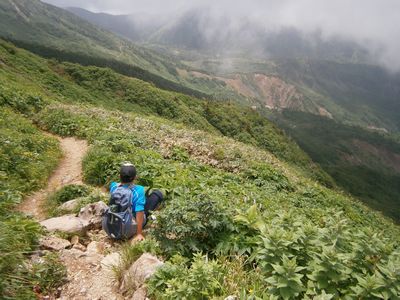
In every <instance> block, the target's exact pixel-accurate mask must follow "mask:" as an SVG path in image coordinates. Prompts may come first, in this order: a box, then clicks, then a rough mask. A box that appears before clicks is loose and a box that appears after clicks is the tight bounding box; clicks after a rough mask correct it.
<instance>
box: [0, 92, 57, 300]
mask: <svg viewBox="0 0 400 300" xmlns="http://www.w3.org/2000/svg"><path fill="white" fill-rule="evenodd" d="M2 96H4V95H2ZM0 99H2V100H3V101H4V100H5V99H4V97H3V98H0ZM9 100H10V102H12V103H19V104H20V105H22V100H21V99H16V98H13V99H9ZM27 100H28V102H29V101H30V100H29V99H27ZM20 101H21V102H20ZM3 103H4V102H3ZM3 103H2V105H1V111H0V140H1V141H2V143H1V146H0V177H1V180H0V240H1V243H0V294H1V295H2V297H4V299H34V298H35V296H34V294H33V291H32V287H33V286H34V285H37V286H38V287H40V288H41V289H42V290H43V291H44V292H50V291H51V290H52V288H53V287H54V286H55V285H57V284H59V283H60V281H59V280H58V278H59V277H53V275H54V273H58V272H61V271H60V269H59V268H60V266H59V264H58V263H57V264H56V263H55V262H54V259H55V258H49V260H47V259H45V261H46V263H45V264H44V265H42V266H41V267H40V269H39V266H35V265H33V266H30V265H29V264H28V261H27V260H26V255H27V254H30V253H31V252H32V251H33V250H34V249H35V248H36V245H37V241H38V238H39V236H40V234H41V228H40V226H39V224H38V223H36V222H35V221H33V220H31V219H29V218H27V217H24V216H22V215H21V214H20V213H18V212H17V211H16V207H17V205H18V203H20V202H21V199H22V197H23V196H25V195H27V194H29V193H30V192H32V191H34V190H37V189H38V188H40V187H42V186H43V185H44V184H45V182H46V179H47V177H48V176H49V174H50V172H51V171H52V170H53V169H54V167H55V165H56V163H57V161H58V158H59V157H60V150H59V148H58V144H57V141H56V140H55V139H54V138H51V137H48V136H45V135H43V134H42V133H41V132H40V131H39V130H38V129H36V128H35V127H34V126H33V125H32V123H31V122H30V121H28V120H27V119H25V118H24V117H22V116H21V115H20V114H17V113H15V112H13V111H12V110H10V109H9V108H8V107H6V106H4V104H3ZM25 104H26V105H28V104H27V103H25ZM53 262H54V263H53ZM57 265H58V267H57ZM43 266H44V267H43ZM50 278H52V279H51V283H50V282H49V279H50Z"/></svg>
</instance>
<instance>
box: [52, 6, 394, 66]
mask: <svg viewBox="0 0 400 300" xmlns="http://www.w3.org/2000/svg"><path fill="white" fill-rule="evenodd" d="M45 2H48V3H51V4H54V5H57V6H61V7H67V6H76V7H82V8H85V9H88V10H91V11H93V12H107V13H112V14H130V13H137V12H140V13H151V14H174V13H177V12H182V11H185V10H187V9H192V8H196V7H203V8H204V7H207V8H209V9H210V14H212V15H213V16H215V18H219V17H222V16H230V17H234V18H242V17H247V18H251V19H252V20H253V21H257V22H259V23H260V24H262V25H264V26H265V27H267V28H278V27H280V26H294V27H296V28H298V29H300V30H303V31H314V30H316V29H320V30H321V32H322V34H323V36H326V37H330V36H333V35H339V36H343V37H345V38H350V39H352V40H355V41H357V42H359V43H361V44H363V45H368V47H369V49H370V50H372V51H379V53H380V58H381V61H382V62H383V63H384V64H385V65H387V66H389V67H392V68H395V69H400V0H245V1H238V0H237V1H234V0H192V1H190V0H143V1H139V0H84V1H82V0H46V1H45Z"/></svg>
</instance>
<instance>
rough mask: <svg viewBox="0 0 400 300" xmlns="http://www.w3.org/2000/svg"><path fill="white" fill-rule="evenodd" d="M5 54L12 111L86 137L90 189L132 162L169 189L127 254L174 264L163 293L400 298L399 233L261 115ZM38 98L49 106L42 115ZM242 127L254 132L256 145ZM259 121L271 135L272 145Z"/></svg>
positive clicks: (142, 175)
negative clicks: (325, 176)
mask: <svg viewBox="0 0 400 300" xmlns="http://www.w3.org/2000/svg"><path fill="white" fill-rule="evenodd" d="M0 45H1V46H0V60H1V62H2V64H1V67H0V80H1V83H4V88H3V89H2V91H1V95H2V98H0V99H5V100H2V101H3V102H2V104H3V107H4V108H5V111H8V112H9V113H10V114H13V115H15V116H16V117H19V118H23V117H21V115H20V114H18V113H16V112H13V111H11V108H13V109H14V111H21V112H24V111H25V109H23V107H27V108H28V110H26V112H27V116H28V117H29V118H31V119H32V120H34V122H35V123H36V124H37V126H39V127H40V128H42V129H44V130H47V131H50V132H52V133H55V134H60V135H64V136H77V137H80V138H84V139H87V140H88V142H89V143H90V144H91V147H90V151H89V153H88V155H87V156H86V157H85V159H84V163H83V169H84V180H85V182H86V183H87V184H91V185H97V186H102V185H108V183H110V182H111V181H114V180H117V179H118V169H119V168H118V167H119V165H120V163H121V162H122V161H126V160H128V161H132V162H133V163H134V164H135V165H137V168H138V171H139V179H138V183H139V184H142V185H146V186H152V187H154V188H162V189H164V190H165V192H166V201H165V208H163V209H162V210H160V211H157V212H156V213H155V216H156V221H155V222H154V223H153V229H152V231H151V232H150V233H149V235H148V237H149V238H150V240H149V241H148V242H146V244H142V246H140V247H139V246H132V247H127V248H126V249H125V250H124V253H125V254H124V255H123V257H124V261H125V263H124V264H123V265H122V266H120V270H122V269H123V268H126V266H127V265H128V263H131V262H132V261H133V260H134V259H135V258H137V257H138V255H140V253H142V252H144V251H150V252H153V253H156V254H158V255H159V256H162V257H164V258H165V260H166V264H165V266H164V267H163V268H160V269H159V271H158V272H157V273H156V274H155V276H154V277H153V278H152V279H151V280H150V281H149V289H150V292H151V293H152V295H153V297H157V298H161V299H163V298H164V299H176V298H182V299H184V297H187V298H188V299H207V298H215V299H218V297H219V298H222V297H223V296H227V295H229V294H231V295H237V296H239V297H241V298H243V299H256V297H258V298H261V299H262V298H268V297H269V298H283V299H290V298H291V299H293V298H297V299H304V298H306V299H307V298H309V299H314V298H317V299H318V298H322V299H324V298H325V299H326V298H328V299H353V298H386V299H391V298H396V297H399V295H400V291H399V286H400V282H399V278H398V273H399V271H400V270H399V266H400V253H399V245H400V240H399V237H400V234H399V233H400V230H399V228H398V226H396V225H394V224H393V223H392V222H391V221H390V220H388V219H386V218H385V217H383V216H382V215H380V214H378V213H376V212H373V211H372V210H370V209H369V208H367V207H365V206H364V205H363V204H361V203H360V202H358V201H357V200H354V199H352V198H350V197H348V196H346V195H344V194H341V193H339V192H337V191H334V190H332V189H329V188H327V187H326V186H322V185H321V184H319V183H318V182H317V181H315V180H314V179H312V177H311V176H310V175H309V174H310V173H312V171H311V170H312V168H311V167H310V165H307V164H308V163H309V162H310V161H309V160H308V159H307V157H306V156H305V155H304V154H303V153H302V152H301V151H300V150H299V148H298V147H297V146H295V144H293V143H292V142H290V141H289V140H288V139H286V138H285V136H284V135H283V134H282V133H280V132H279V131H277V130H276V129H275V127H274V126H272V125H271V124H270V123H269V122H266V121H265V123H262V121H261V120H262V119H258V118H254V121H253V120H250V119H252V117H253V116H255V115H252V114H251V113H250V112H249V111H247V110H241V108H240V107H236V106H232V107H231V108H229V105H227V106H226V107H228V108H229V109H227V110H226V111H224V113H226V114H223V113H222V112H219V110H218V109H216V108H214V106H213V105H217V104H213V103H210V102H203V101H201V100H197V99H195V98H191V97H188V96H185V95H180V94H176V93H170V92H165V91H161V90H158V89H156V88H154V87H152V86H151V85H148V84H146V83H143V82H141V81H139V80H135V79H130V78H126V77H123V76H120V75H118V74H115V73H114V72H112V71H110V70H108V69H99V68H94V67H91V68H84V67H80V66H76V65H72V64H58V63H55V62H48V61H46V60H43V59H40V58H38V57H36V56H33V55H31V54H28V53H27V52H25V51H23V50H20V49H16V48H14V47H13V46H11V45H10V44H7V43H1V44H0ZM12 79H14V80H12ZM94 87H96V88H94ZM127 91H129V92H127ZM31 97H37V98H35V99H40V101H38V103H42V105H41V106H38V107H37V108H35V107H34V106H32V105H31V104H32V102H33V103H36V102H35V101H31V100H30V99H32V98H31ZM110 99H112V100H110ZM29 101H30V102H29ZM29 103H31V104H29ZM207 106H209V108H208V109H209V111H208V115H209V117H207V116H206V114H205V112H206V108H207ZM210 106H211V109H210ZM30 111H35V112H36V113H35V114H31V113H29V112H30ZM254 114H255V113H254ZM218 115H221V118H220V119H218V118H217V116H218ZM210 116H212V117H210ZM247 118H248V119H249V120H247ZM213 119H214V121H211V120H213ZM229 120H237V121H238V122H239V123H240V124H248V126H249V128H247V129H246V131H245V132H244V134H245V138H241V137H240V136H239V135H240V132H239V131H238V130H239V128H240V127H239V126H240V125H239V126H238V127H236V126H234V125H231V124H229V123H230V122H229ZM195 122H199V123H198V124H197V123H195ZM253 122H255V123H253ZM256 125H257V126H260V127H261V129H257V130H260V131H259V132H261V133H262V132H263V130H265V132H266V134H269V135H268V137H269V138H268V141H267V142H266V144H265V145H262V144H261V140H258V139H257V138H256V136H255V134H254V132H256V128H257V126H256ZM12 128H16V126H13V127H12ZM199 129H203V130H199ZM15 130H16V129H15ZM222 133H224V134H225V135H227V136H232V137H234V138H235V139H233V138H230V137H227V136H223V134H222ZM252 134H253V135H254V136H253V135H252ZM247 139H250V140H247ZM274 139H277V140H278V141H281V142H279V143H277V144H278V145H274V143H273V140H274ZM240 140H243V141H246V143H243V142H241V141H240ZM281 143H285V145H286V146H287V147H288V148H286V149H289V150H288V152H287V153H282V152H281V151H283V150H282V149H283V148H282V146H281ZM290 149H294V152H292V151H290ZM296 151H297V152H296ZM296 153H299V156H297V154H296ZM300 155H301V156H300ZM286 157H288V158H287V159H286ZM290 157H291V158H290ZM303 158H304V159H305V160H303ZM293 160H298V161H293ZM50 161H51V160H50ZM304 161H306V162H307V163H306V165H303V163H304ZM49 169H50V168H49ZM310 169H311V170H310ZM43 174H46V173H42V174H40V175H41V176H43ZM69 189H72V190H75V187H74V188H68V191H63V193H62V195H66V196H63V197H62V199H69V198H71V197H72V195H70V194H71V191H69ZM87 197H90V195H89V196H87ZM59 198H60V196H59V197H57V199H59ZM7 232H9V231H7ZM10 232H12V231H10ZM10 238H11V237H10ZM15 249H18V247H15ZM21 255H22V254H21ZM50 270H51V268H50ZM120 270H119V271H118V270H116V273H117V274H116V275H117V277H119V278H120V277H121V275H120V274H121V272H120ZM61 273H62V272H61V271H60V272H58V271H57V272H55V274H61ZM41 277H43V278H48V277H47V276H41ZM46 286H49V285H46Z"/></svg>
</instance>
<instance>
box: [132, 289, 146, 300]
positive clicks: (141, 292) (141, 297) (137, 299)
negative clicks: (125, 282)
mask: <svg viewBox="0 0 400 300" xmlns="http://www.w3.org/2000/svg"><path fill="white" fill-rule="evenodd" d="M146 298H147V289H146V287H144V286H143V287H141V288H140V289H137V290H136V291H135V292H134V293H133V296H132V298H131V300H146Z"/></svg>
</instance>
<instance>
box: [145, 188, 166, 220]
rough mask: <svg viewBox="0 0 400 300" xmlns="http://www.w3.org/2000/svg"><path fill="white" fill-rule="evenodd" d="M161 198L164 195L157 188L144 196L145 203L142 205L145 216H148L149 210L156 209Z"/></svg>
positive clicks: (162, 198)
mask: <svg viewBox="0 0 400 300" xmlns="http://www.w3.org/2000/svg"><path fill="white" fill-rule="evenodd" d="M163 200H164V195H163V194H162V192H161V191H159V190H155V191H153V192H152V193H151V194H150V195H149V196H148V197H146V205H145V207H144V212H145V215H146V217H149V216H150V214H151V212H152V211H154V210H156V209H157V208H158V206H159V205H160V203H161V202H162V201H163Z"/></svg>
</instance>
